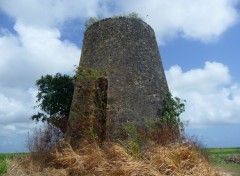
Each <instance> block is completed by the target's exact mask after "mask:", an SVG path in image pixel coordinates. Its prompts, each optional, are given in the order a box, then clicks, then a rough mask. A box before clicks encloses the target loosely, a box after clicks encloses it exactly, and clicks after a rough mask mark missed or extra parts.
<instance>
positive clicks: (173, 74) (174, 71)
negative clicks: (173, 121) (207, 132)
mask: <svg viewBox="0 0 240 176" xmlns="http://www.w3.org/2000/svg"><path fill="white" fill-rule="evenodd" d="M166 77H167V81H168V84H169V87H170V91H171V92H172V93H173V94H174V95H175V96H178V97H180V98H182V99H185V100H187V103H186V112H184V113H183V115H182V119H183V120H184V121H188V120H189V123H190V124H189V127H203V126H208V125H214V124H224V123H226V124H234V123H239V124H240V115H239V114H240V109H239V107H240V85H239V84H237V83H234V82H232V79H231V75H230V73H229V70H228V67H227V66H225V65H223V64H221V63H217V62H206V63H205V66H204V68H198V69H192V70H189V71H186V72H183V71H182V69H181V68H180V67H179V66H173V67H171V68H170V69H169V70H167V71H166Z"/></svg>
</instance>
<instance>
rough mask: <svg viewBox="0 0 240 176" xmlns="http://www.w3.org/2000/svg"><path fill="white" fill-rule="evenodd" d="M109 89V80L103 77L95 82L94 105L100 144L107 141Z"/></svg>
mask: <svg viewBox="0 0 240 176" xmlns="http://www.w3.org/2000/svg"><path fill="white" fill-rule="evenodd" d="M107 89H108V80H107V79H106V78H102V77H101V78H98V79H97V80H96V82H95V100H94V103H95V107H96V110H95V116H96V131H97V135H98V141H99V142H100V143H102V142H103V141H104V140H105V139H106V117H107Z"/></svg>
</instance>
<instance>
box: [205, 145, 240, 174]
mask: <svg viewBox="0 0 240 176" xmlns="http://www.w3.org/2000/svg"><path fill="white" fill-rule="evenodd" d="M207 151H208V153H209V155H210V162H211V163H212V164H213V165H214V166H215V167H217V168H219V169H221V170H222V171H225V172H229V173H233V175H240V148H209V149H207Z"/></svg>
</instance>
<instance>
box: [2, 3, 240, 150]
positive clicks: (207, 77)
mask: <svg viewBox="0 0 240 176" xmlns="http://www.w3.org/2000/svg"><path fill="white" fill-rule="evenodd" d="M239 10H240V2H239V0H211V1H209V0H191V1H190V0H172V1H169V0H158V1H156V0H148V1H146V0H132V1H128V0H122V1H117V0H102V1H100V0H88V1H84V0H72V1H62V0H55V1H50V0H44V1H42V0H22V1H14V0H0V57H1V58H0V137H1V141H0V152H19V151H24V150H25V148H24V146H25V141H26V137H27V133H28V132H31V131H32V130H33V129H34V128H36V127H37V126H39V125H36V124H35V123H34V122H32V121H31V120H30V119H29V118H30V117H31V115H33V114H34V113H35V112H36V110H34V109H33V106H34V105H36V104H35V100H36V98H35V96H36V92H37V89H36V87H35V86H34V84H35V80H37V79H39V78H40V76H41V75H46V74H55V73H57V72H60V73H66V74H73V70H74V65H78V63H79V58H80V54H81V45H82V40H83V33H84V30H85V26H84V23H85V21H86V20H87V19H89V18H90V17H102V18H105V17H110V16H112V15H119V14H120V15H121V14H128V13H130V12H137V13H138V14H139V15H140V16H142V17H143V19H144V20H145V22H147V23H148V24H150V25H151V26H152V28H153V29H154V31H155V34H156V38H157V41H158V44H159V48H160V53H161V57H162V60H163V64H164V69H165V74H166V77H167V81H168V84H169V88H170V90H171V92H172V93H173V94H174V95H175V96H178V97H180V98H182V99H185V100H187V103H186V112H185V113H184V114H182V116H181V118H182V120H183V121H184V122H186V123H187V124H188V125H187V127H186V133H187V134H188V135H190V136H191V135H195V136H198V137H199V138H200V139H201V140H202V141H203V143H204V144H206V145H207V146H209V147H236V146H240V137H239V134H240V78H239V65H240V52H239V50H240V47H239V44H238V43H239V41H240V32H239V31H240V18H239V17H240V16H239Z"/></svg>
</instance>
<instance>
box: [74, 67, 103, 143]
mask: <svg viewBox="0 0 240 176" xmlns="http://www.w3.org/2000/svg"><path fill="white" fill-rule="evenodd" d="M105 80H106V79H105V78H104V77H102V74H101V73H100V72H99V71H98V70H96V69H90V68H83V67H79V68H78V69H77V72H76V97H77V98H74V100H73V108H72V111H71V119H70V128H71V129H72V130H73V132H72V134H71V136H72V135H73V136H74V135H75V134H77V133H78V134H79V136H81V138H84V139H87V140H94V141H99V142H101V141H102V139H103V138H104V137H103V135H104V133H105V130H106V129H105V124H106V117H105V116H106V101H107V97H106V93H105V92H104V91H103V90H104V89H106V87H107V82H105ZM105 84H106V85H105ZM102 89H103V90H102ZM102 91H103V92H102ZM70 131H71V130H70ZM77 140H79V137H77Z"/></svg>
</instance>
